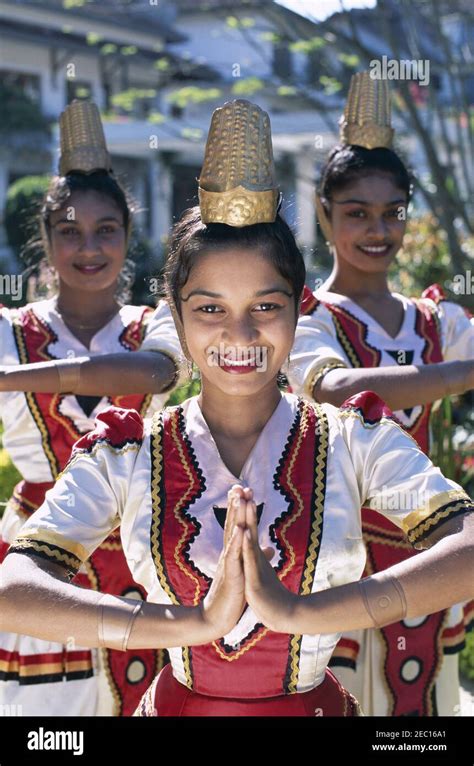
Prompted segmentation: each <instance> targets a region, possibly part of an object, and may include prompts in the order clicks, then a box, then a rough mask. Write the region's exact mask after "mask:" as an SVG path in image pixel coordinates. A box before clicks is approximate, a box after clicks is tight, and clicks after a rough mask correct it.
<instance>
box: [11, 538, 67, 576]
mask: <svg viewBox="0 0 474 766" xmlns="http://www.w3.org/2000/svg"><path fill="white" fill-rule="evenodd" d="M10 553H21V554H23V555H26V556H38V557H39V558H40V559H43V560H44V561H48V562H49V563H53V564H59V565H60V566H62V567H63V568H64V569H65V571H66V573H67V575H68V577H69V578H70V579H71V578H72V577H74V576H75V575H76V574H77V572H78V571H79V568H80V566H81V564H82V561H81V560H80V559H79V558H77V556H75V555H74V554H72V553H70V551H68V550H66V549H65V548H61V547H60V546H59V545H53V544H52V543H49V542H48V543H46V542H44V541H43V540H36V539H33V538H32V539H29V538H28V537H22V538H21V539H16V540H14V541H13V542H12V544H11V545H10V547H9V548H8V550H7V552H6V554H5V555H6V556H8V555H9V554H10Z"/></svg>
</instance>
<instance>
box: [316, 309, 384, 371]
mask: <svg viewBox="0 0 474 766" xmlns="http://www.w3.org/2000/svg"><path fill="white" fill-rule="evenodd" d="M323 305H324V306H325V307H326V308H327V309H328V311H329V312H330V313H331V315H332V320H333V323H334V328H335V330H336V336H337V339H338V341H339V343H340V345H341V346H342V348H343V350H344V352H345V353H346V356H347V357H348V359H349V361H350V363H351V365H352V367H378V366H379V365H380V360H381V356H382V354H381V352H380V351H379V350H378V349H377V348H375V346H372V345H371V344H370V343H369V342H368V341H367V335H368V332H369V326H368V325H367V324H366V323H365V322H362V320H361V319H358V318H357V317H356V316H354V314H351V312H350V311H348V309H344V308H342V306H337V305H336V304H333V303H325V302H324V301H323Z"/></svg>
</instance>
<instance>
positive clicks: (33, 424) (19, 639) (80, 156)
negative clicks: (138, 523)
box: [0, 102, 180, 715]
mask: <svg viewBox="0 0 474 766" xmlns="http://www.w3.org/2000/svg"><path fill="white" fill-rule="evenodd" d="M60 129H61V159H60V175H59V176H58V177H55V178H53V179H52V181H51V184H50V188H49V190H48V192H47V194H46V198H45V201H44V205H43V209H42V213H41V222H40V224H41V229H42V232H43V246H44V249H45V252H46V253H47V254H48V258H49V262H50V265H51V268H52V269H54V271H55V272H56V274H57V277H58V283H59V286H58V293H57V294H56V295H54V296H53V297H51V298H49V299H47V300H40V301H37V302H34V303H30V304H28V305H27V306H24V307H23V308H20V309H8V308H5V307H3V308H1V309H0V364H1V365H2V366H1V367H0V417H1V418H2V421H3V425H4V434H3V444H4V447H5V449H6V450H7V451H8V453H9V454H10V456H11V458H12V460H13V462H14V464H15V466H16V468H17V469H18V470H19V472H20V473H21V475H22V477H23V481H21V482H20V483H19V484H18V485H17V486H16V487H15V489H14V492H13V496H12V498H11V499H10V501H9V503H8V505H7V507H6V510H5V513H4V516H3V519H2V526H1V541H0V553H1V558H3V556H4V555H5V553H6V550H7V549H8V545H9V543H10V542H11V541H12V540H13V539H14V537H15V535H16V534H17V533H18V532H19V530H20V528H21V526H22V524H23V523H24V522H25V520H26V519H27V518H29V517H30V516H31V514H32V512H33V511H34V510H35V509H36V508H38V507H39V506H40V505H41V503H42V502H43V500H44V496H45V492H46V491H47V489H49V488H50V487H51V486H52V485H53V482H54V480H55V479H56V478H57V476H58V474H59V473H60V472H61V470H62V469H63V468H64V466H65V464H66V463H67V461H68V459H69V457H70V453H71V448H72V446H73V444H74V442H75V441H77V439H79V438H80V437H81V436H82V435H83V434H85V433H87V432H88V431H90V430H91V429H92V428H93V427H94V418H95V417H96V415H98V413H99V412H101V411H102V410H103V409H105V408H106V407H108V406H110V404H115V405H118V406H121V407H124V408H126V407H133V408H134V409H136V410H138V412H140V413H141V414H142V415H147V414H152V413H153V412H155V411H156V410H157V409H160V408H161V407H162V405H163V403H164V401H165V400H166V398H167V394H166V393H165V392H166V391H167V390H168V388H169V387H170V385H172V383H173V379H174V376H175V370H176V365H175V362H174V360H175V358H176V359H177V358H178V355H179V354H180V347H179V342H178V338H177V335H176V331H175V328H174V324H173V320H172V317H171V314H170V312H169V309H168V306H167V305H166V304H165V303H164V302H161V303H160V304H159V306H158V308H157V309H156V311H153V309H151V308H149V307H148V306H131V305H120V302H119V301H120V296H118V295H117V291H118V284H119V281H120V273H121V270H122V268H123V266H124V261H125V257H126V252H127V243H128V238H129V233H130V228H131V223H132V221H131V215H132V211H131V208H130V206H129V203H128V202H127V199H126V196H125V193H124V191H123V189H122V187H121V186H120V185H119V183H118V181H117V180H116V179H115V177H114V176H113V174H112V172H111V168H110V157H109V155H108V152H107V147H106V145H105V139H104V134H103V130H102V125H101V122H100V116H99V112H98V109H97V107H96V106H95V104H92V103H86V102H75V103H73V104H71V105H70V106H68V107H67V109H66V111H65V112H64V113H63V114H62V115H61V121H60ZM131 353H133V362H132V361H131V356H130V354H131ZM77 582H80V583H81V585H83V586H85V587H92V588H95V589H99V590H102V591H104V590H105V591H108V592H111V593H116V594H119V595H120V594H127V595H130V596H132V595H135V596H136V597H137V598H143V597H144V596H145V592H144V591H143V589H142V588H141V587H140V586H138V585H137V584H136V583H135V582H134V581H133V579H132V577H131V575H130V572H129V569H128V567H127V564H126V561H125V558H124V555H123V552H122V549H121V544H120V538H119V536H118V533H117V532H115V533H114V534H112V535H111V536H110V537H109V538H108V539H107V540H105V541H104V542H103V544H102V545H101V546H100V548H99V549H98V550H97V551H96V552H95V553H94V555H93V556H92V558H91V560H90V561H89V562H88V563H87V565H86V567H85V568H84V569H83V570H82V573H81V574H80V575H79V578H78V580H77ZM96 655H97V652H94V653H91V652H90V651H89V650H87V649H83V648H81V647H80V646H76V645H75V643H74V641H72V640H71V641H70V642H69V643H68V642H67V641H66V642H65V645H63V644H62V643H58V642H55V641H46V642H45V641H38V640H37V639H34V638H31V637H29V636H20V635H14V634H7V633H0V679H1V680H0V702H1V703H2V704H5V705H19V706H21V709H22V712H23V715H40V714H41V715H64V714H68V715H94V714H95V713H96V712H97V713H103V714H106V713H109V714H110V713H111V712H114V713H115V714H123V715H127V714H130V713H131V712H133V710H134V708H135V707H136V704H137V701H138V699H139V698H140V696H141V693H142V691H143V690H144V689H145V688H146V687H147V686H148V684H149V682H150V680H151V679H152V678H153V677H154V675H155V672H156V668H157V663H159V662H160V656H159V654H157V653H155V652H142V653H140V652H134V653H133V654H127V655H125V656H122V655H121V654H120V653H118V652H106V651H104V652H103V653H102V655H101V657H100V658H99V657H98V656H96ZM99 663H100V666H101V668H102V672H101V674H100V675H99V674H98V667H97V666H98V664H99ZM104 674H105V675H104ZM105 676H106V677H105ZM64 682H66V683H64ZM98 685H99V686H100V689H99V690H98Z"/></svg>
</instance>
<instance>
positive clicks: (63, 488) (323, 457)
mask: <svg viewBox="0 0 474 766" xmlns="http://www.w3.org/2000/svg"><path fill="white" fill-rule="evenodd" d="M235 482H238V483H239V484H241V485H242V486H249V487H251V488H252V489H253V491H254V497H255V502H256V504H257V509H258V514H259V542H260V544H261V545H262V546H271V547H272V548H273V550H274V555H273V558H272V560H271V564H272V566H273V567H274V568H275V569H276V571H277V573H278V576H279V578H280V580H281V582H282V583H283V584H284V585H285V586H286V587H288V588H289V589H290V590H293V591H294V592H299V593H300V594H308V593H311V592H317V591H320V590H325V589H327V588H333V587H337V586H339V585H344V584H345V583H349V582H353V581H355V580H358V579H359V578H360V576H361V574H362V571H363V569H364V564H365V555H366V554H365V548H364V544H363V539H362V531H361V515H360V508H361V506H362V505H364V504H365V505H368V506H369V507H371V508H374V509H377V510H379V511H380V513H382V514H383V515H384V516H386V517H387V518H388V519H390V520H391V521H392V522H393V523H394V524H396V525H397V526H398V527H399V528H401V529H403V530H404V531H405V533H406V534H407V535H408V538H409V540H410V541H411V542H412V543H413V544H414V545H415V546H418V545H419V544H420V543H421V541H422V540H423V539H424V538H425V537H426V535H428V534H429V533H430V532H431V531H432V530H433V529H435V528H436V527H437V526H438V525H439V524H442V522H443V521H444V520H445V519H447V518H452V517H453V516H455V515H458V514H461V513H465V512H467V511H468V510H472V509H473V506H472V503H471V501H470V499H469V498H468V496H467V495H466V494H465V492H464V491H463V490H462V489H461V488H460V487H459V486H458V485H457V484H455V483H454V482H453V481H450V480H448V479H445V478H444V477H443V476H442V474H441V473H440V471H439V469H437V468H435V467H434V466H433V465H432V464H431V462H430V461H429V459H428V458H427V457H426V456H425V455H424V454H423V453H422V452H421V451H420V449H419V448H418V446H417V444H416V443H415V441H414V440H413V439H412V438H411V437H410V436H408V435H407V434H406V433H405V432H404V430H403V429H402V428H401V427H400V426H399V425H398V424H397V423H395V422H394V421H393V420H392V419H391V417H390V411H389V410H387V408H386V407H385V405H384V403H383V402H382V401H381V400H380V399H379V397H377V396H376V395H375V394H373V393H372V392H364V393H362V394H358V395H357V396H355V397H352V398H351V399H350V400H348V401H347V402H346V403H345V405H343V407H342V408H341V409H339V410H338V409H336V408H334V407H332V406H331V405H328V404H324V405H318V404H313V403H309V402H307V401H305V400H303V399H300V398H298V397H296V396H294V395H292V394H286V395H282V397H281V400H280V402H279V404H278V406H277V408H276V409H275V411H274V412H273V415H272V416H271V418H270V419H269V421H268V422H267V424H266V425H265V427H264V429H263V430H262V432H261V434H260V436H259V438H258V440H257V442H256V444H255V446H254V448H253V449H252V451H251V453H250V455H249V456H248V458H247V460H246V462H245V465H244V467H243V469H242V472H241V474H240V476H238V477H236V476H233V474H232V473H231V471H229V469H228V468H227V467H226V466H225V464H224V463H223V461H222V459H221V457H220V455H219V452H218V449H217V446H216V443H215V442H214V439H213V437H212V435H211V433H210V431H209V428H208V426H207V423H206V421H205V419H204V417H203V415H202V412H201V409H200V406H199V403H198V399H197V398H196V397H194V398H191V399H189V400H187V401H186V402H185V403H184V404H182V405H180V406H177V407H170V408H166V409H165V410H163V411H162V412H161V413H156V414H155V415H154V416H153V418H152V419H148V420H145V421H143V420H142V419H141V418H140V416H139V415H138V413H136V412H133V411H125V410H120V409H117V408H111V409H109V410H107V411H106V412H104V413H102V414H100V415H99V417H98V418H97V424H96V429H95V431H93V432H91V433H90V434H88V435H86V436H84V437H83V438H82V439H81V440H80V441H79V442H78V443H77V444H76V446H75V448H74V452H73V455H72V458H71V461H70V463H69V465H68V466H67V468H66V469H65V471H64V472H63V473H62V474H61V476H60V477H59V479H58V481H57V483H56V485H55V486H54V487H53V489H51V490H50V491H49V492H48V493H47V494H46V499H45V502H44V504H43V505H42V506H41V507H40V508H39V510H38V511H36V512H35V513H34V514H33V515H32V516H31V517H30V519H29V520H28V521H27V522H26V523H25V525H24V526H23V528H22V530H21V532H20V534H19V535H18V536H17V538H16V540H15V541H14V542H13V544H12V547H11V549H10V551H11V552H20V553H26V554H29V553H32V554H36V555H39V556H42V557H45V558H47V559H50V560H53V561H55V562H59V563H62V564H63V565H64V566H65V567H66V568H67V569H68V570H69V571H70V572H71V573H72V572H75V571H77V569H78V568H79V566H80V564H81V562H83V561H84V560H86V559H87V558H88V557H89V556H90V555H91V553H92V552H93V551H94V550H95V549H96V548H97V546H98V545H100V543H101V542H102V541H103V540H104V539H105V538H106V537H107V535H108V534H109V533H110V531H111V530H112V529H114V528H115V527H117V525H118V524H119V523H120V528H121V536H122V544H123V548H124V551H125V555H126V558H127V561H128V564H129V567H130V570H131V572H132V575H133V577H134V579H135V581H137V582H139V583H140V584H141V585H143V587H144V588H145V590H146V591H147V592H148V600H149V601H152V602H156V603H162V604H171V603H174V604H180V603H181V604H185V605H190V606H191V605H193V604H198V603H199V602H200V601H201V600H202V598H203V597H204V595H205V594H206V592H207V591H208V589H209V587H210V584H211V582H212V578H213V577H214V574H215V572H216V566H217V562H218V559H219V556H220V553H221V550H222V545H223V524H224V518H225V512H226V499H227V492H228V490H229V489H230V487H231V486H232V484H234V483H235ZM401 498H402V499H405V501H404V502H401ZM407 499H408V501H406V500H407ZM338 639H339V634H323V635H305V636H302V637H299V636H287V635H285V634H277V633H272V632H271V631H269V630H268V629H266V628H264V627H263V626H262V625H260V624H259V623H258V620H257V618H256V616H255V614H254V613H253V611H252V610H251V609H250V608H248V607H247V608H246V609H245V611H244V613H243V615H242V617H241V619H240V620H239V622H238V623H237V625H236V626H235V627H234V628H233V629H232V630H231V631H230V632H229V634H228V635H227V636H225V637H223V638H222V639H220V640H219V641H214V642H213V643H212V644H210V645H206V646H204V647H192V648H189V647H186V646H183V647H177V648H173V649H171V650H170V656H171V662H172V668H173V673H174V675H175V677H176V678H177V679H178V680H179V681H180V682H181V683H183V684H186V685H187V686H188V687H190V688H193V689H195V690H196V691H200V692H202V693H205V694H212V695H215V696H232V697H259V696H272V695H275V694H281V693H294V692H303V691H307V690H309V689H312V688H314V687H315V686H317V685H318V684H320V683H321V682H322V680H323V678H324V673H325V669H326V667H327V665H328V662H329V659H330V657H331V654H332V651H333V649H334V647H335V645H336V643H337V641H338Z"/></svg>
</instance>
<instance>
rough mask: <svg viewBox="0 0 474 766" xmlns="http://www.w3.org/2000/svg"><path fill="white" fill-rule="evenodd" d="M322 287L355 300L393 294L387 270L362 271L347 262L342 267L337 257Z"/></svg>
mask: <svg viewBox="0 0 474 766" xmlns="http://www.w3.org/2000/svg"><path fill="white" fill-rule="evenodd" d="M322 289H323V290H326V291H327V292H333V293H338V294H339V295H346V296H347V297H348V298H351V299H352V300H354V301H357V299H364V298H380V297H382V296H386V295H390V294H391V293H390V288H389V285H388V279H387V272H386V271H384V272H378V273H374V274H370V273H367V272H366V271H360V269H357V268H356V267H355V266H352V265H351V264H348V263H347V262H345V263H344V268H343V269H341V267H340V265H339V263H338V260H337V257H336V259H335V261H334V266H333V269H332V272H331V274H330V275H329V277H328V278H327V280H326V281H325V283H324V284H323V286H322Z"/></svg>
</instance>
